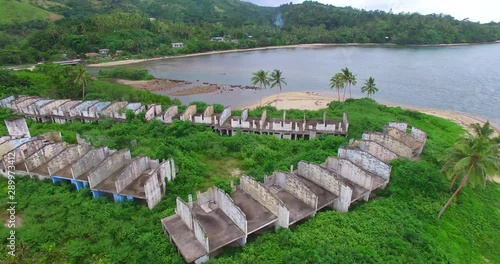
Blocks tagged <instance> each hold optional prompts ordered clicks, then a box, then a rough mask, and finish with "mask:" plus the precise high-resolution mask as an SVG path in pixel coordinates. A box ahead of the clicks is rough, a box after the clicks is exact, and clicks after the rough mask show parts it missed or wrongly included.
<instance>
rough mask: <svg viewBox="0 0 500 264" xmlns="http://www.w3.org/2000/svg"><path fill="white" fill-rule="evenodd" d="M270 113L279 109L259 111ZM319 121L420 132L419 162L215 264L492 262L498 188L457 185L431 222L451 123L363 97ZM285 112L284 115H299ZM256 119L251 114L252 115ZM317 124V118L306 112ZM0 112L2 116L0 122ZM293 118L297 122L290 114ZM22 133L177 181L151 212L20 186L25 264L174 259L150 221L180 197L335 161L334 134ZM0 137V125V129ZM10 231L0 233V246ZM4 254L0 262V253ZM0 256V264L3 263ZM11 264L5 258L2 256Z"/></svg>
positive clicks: (131, 128)
mask: <svg viewBox="0 0 500 264" xmlns="http://www.w3.org/2000/svg"><path fill="white" fill-rule="evenodd" d="M268 111H269V112H268V115H269V116H275V117H279V116H280V112H277V111H276V112H274V111H272V108H270V109H269V110H268ZM327 111H328V116H329V118H332V117H339V115H341V114H342V112H343V111H346V112H347V113H348V115H349V121H350V133H349V138H359V137H360V136H361V133H362V131H365V130H378V131H380V130H381V129H382V126H383V125H384V124H387V122H389V121H404V122H408V123H409V124H411V125H413V126H416V127H418V128H420V129H422V130H424V131H426V132H427V133H428V140H427V144H426V147H425V149H424V153H423V155H422V159H421V160H420V161H418V162H410V161H408V160H396V161H393V163H392V165H393V173H392V176H391V182H390V183H389V185H388V186H387V188H386V190H384V191H379V192H378V196H379V197H378V198H377V199H372V200H370V201H369V202H366V203H360V204H358V205H356V206H354V208H352V209H351V210H350V212H349V213H346V214H341V213H338V212H335V211H324V212H320V213H318V214H317V215H316V216H315V217H314V218H312V219H309V220H307V221H305V222H304V223H300V224H299V225H297V226H296V227H295V228H292V229H288V230H287V229H281V230H279V231H278V232H267V233H265V234H264V235H262V236H259V237H257V238H256V239H255V240H249V241H252V242H250V243H248V244H247V245H246V246H245V247H243V248H235V249H226V250H225V252H224V254H223V255H221V256H220V257H218V258H216V259H214V260H211V262H213V263H339V262H341V263H435V262H449V263H483V262H486V261H489V262H490V263H500V253H499V252H498V250H497V249H498V245H499V244H500V210H499V208H500V202H499V201H500V185H499V184H496V183H491V184H488V186H487V187H486V189H485V190H484V191H483V190H481V188H479V189H474V190H473V189H470V188H465V189H464V190H463V192H462V193H461V195H460V196H459V197H458V198H457V199H456V202H454V203H453V204H452V205H451V206H450V208H449V209H448V210H447V212H446V213H445V215H444V216H443V217H442V218H441V219H437V218H436V214H437V212H438V211H439V209H440V208H441V206H442V205H443V204H444V202H445V201H446V200H447V199H448V197H449V193H448V190H447V187H448V182H447V180H445V178H444V177H443V176H442V174H441V172H440V170H439V169H440V165H441V164H440V163H439V162H438V161H437V158H438V157H440V156H441V155H442V154H443V153H444V151H445V149H446V148H447V147H449V146H450V145H451V144H452V143H453V142H454V141H455V140H456V139H457V137H458V136H459V135H460V134H461V133H463V129H462V128H461V127H459V126H458V125H456V124H454V123H452V122H451V121H448V120H444V119H441V118H437V117H432V116H428V115H424V114H421V113H418V112H413V111H406V110H402V109H400V108H390V107H386V106H383V105H380V104H378V103H376V102H375V101H373V100H370V99H360V100H347V101H346V102H345V103H343V104H342V103H336V102H332V103H331V104H330V106H329V108H328V109H327ZM299 112H300V111H287V116H289V117H292V115H297V116H299V115H303V114H301V113H302V112H300V113H299ZM250 114H255V113H250ZM307 115H308V116H310V117H316V118H321V117H322V112H320V111H317V112H314V111H310V112H308V113H307ZM8 116H10V114H9V113H8V112H7V111H6V110H3V109H2V110H0V120H2V121H3V119H4V118H6V117H8ZM298 118H302V116H299V117H298ZM29 126H30V129H31V130H32V134H33V135H36V134H39V133H42V132H45V131H62V133H63V136H64V138H65V139H66V140H70V141H74V135H75V134H76V133H79V134H81V135H82V136H84V137H86V138H88V139H89V140H90V141H91V142H92V144H94V145H97V146H101V145H106V146H109V147H112V148H118V149H122V148H130V149H131V151H132V154H133V155H139V154H143V155H147V156H150V157H152V158H168V157H173V158H174V159H175V162H176V165H177V166H178V168H179V173H178V174H177V179H176V180H175V181H174V182H173V183H169V184H168V186H167V195H166V196H165V198H164V199H163V201H162V202H161V203H160V204H159V205H158V206H157V207H156V208H155V209H154V210H152V211H150V210H148V209H147V208H146V207H141V206H138V205H135V204H132V203H124V204H118V203H113V202H111V201H108V200H106V199H105V198H100V199H92V198H91V195H90V193H89V192H88V191H83V192H77V191H75V190H73V189H72V188H71V187H70V186H68V185H62V186H58V185H54V184H52V183H51V182H39V181H34V180H29V179H22V180H21V179H19V180H18V182H17V191H18V193H17V197H18V205H19V213H20V214H22V216H23V226H22V227H21V228H19V229H18V230H17V232H16V234H18V241H17V242H18V243H19V250H21V252H23V253H24V258H25V260H26V261H33V262H39V263H66V262H70V263H77V262H82V263H96V262H98V261H99V260H100V261H102V262H103V263H108V262H110V263H182V259H181V258H180V257H179V256H178V255H177V253H176V249H175V248H174V246H173V245H172V244H171V243H169V242H168V239H167V238H166V237H164V235H163V231H162V227H161V224H160V219H161V218H163V217H166V216H168V215H171V214H173V212H174V211H173V208H174V206H175V197H176V196H180V197H181V198H183V199H186V198H187V195H188V194H194V193H195V192H196V191H197V190H200V191H204V190H205V188H206V187H207V186H208V185H209V183H214V184H216V185H217V186H219V187H221V188H223V189H225V190H227V189H228V187H229V180H230V179H231V178H232V177H231V176H230V175H228V174H227V173H228V172H231V169H232V168H234V167H238V168H240V169H241V172H242V173H244V174H247V175H251V176H254V177H255V178H257V179H262V177H263V176H264V175H269V174H271V173H272V172H273V171H275V170H288V169H289V167H290V165H294V166H296V165H297V162H298V161H300V160H306V161H309V162H314V163H320V162H323V161H324V160H325V158H326V157H327V156H329V155H335V153H336V151H337V148H338V146H339V145H342V144H347V142H348V139H346V138H341V137H332V136H327V137H319V138H317V139H315V140H312V141H303V140H298V141H290V140H278V139H276V138H274V137H273V136H264V135H253V134H241V135H237V136H234V137H221V136H219V135H218V134H216V133H213V132H212V131H211V130H209V129H207V128H205V127H203V126H199V125H198V126H197V125H193V124H190V123H184V122H175V123H174V124H172V125H169V126H165V125H163V124H161V123H160V122H156V121H155V122H150V123H145V122H144V121H143V120H142V119H141V118H136V119H133V120H129V121H128V123H116V122H112V121H108V120H106V121H102V122H99V123H98V124H97V123H95V124H81V123H70V124H64V125H59V124H42V123H33V122H29ZM0 133H2V135H4V134H6V131H5V129H4V128H3V126H2V128H0ZM6 188H7V183H6V181H5V180H3V179H2V180H0V189H1V190H2V192H0V206H1V209H2V210H4V209H6V208H5V204H6V195H7V192H6ZM7 233H8V229H7V228H5V227H1V228H0V239H2V240H4V239H5V238H6V237H7ZM4 256H5V255H2V256H1V257H4ZM1 257H0V258H1ZM11 262H12V263H13V261H11Z"/></svg>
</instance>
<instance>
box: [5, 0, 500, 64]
mask: <svg viewBox="0 0 500 264" xmlns="http://www.w3.org/2000/svg"><path fill="white" fill-rule="evenodd" d="M2 1H3V2H9V3H10V5H12V3H13V2H12V1H7V0H2ZM15 3H16V4H15V5H13V6H15V8H13V9H12V10H11V11H9V13H10V14H19V15H17V16H19V17H23V19H3V22H2V21H0V65H5V64H26V63H34V62H40V61H47V60H62V59H74V58H85V54H86V53H91V52H94V53H95V52H97V51H98V50H99V49H109V50H110V52H109V55H111V56H110V57H106V59H111V57H115V56H116V58H115V59H120V58H130V57H131V56H135V57H152V56H165V55H175V54H184V53H195V52H203V51H210V50H222V49H234V48H240V49H242V48H252V47H259V46H274V45H290V44H304V43H348V42H359V43H367V42H374V43H395V44H441V43H445V44H446V43H469V42H474V43H475V42H489V41H495V40H498V39H500V24H498V23H489V24H479V23H474V22H469V21H458V20H456V19H454V18H453V17H451V16H443V15H425V16H424V15H419V14H409V13H408V14H406V13H404V14H403V13H402V14H392V13H388V12H383V11H363V10H356V9H353V8H341V7H334V6H329V5H323V4H319V3H316V2H310V1H306V2H304V3H303V4H295V5H292V4H287V5H282V6H280V7H259V6H256V5H253V4H251V3H247V2H242V1H238V0H204V1H196V0H169V1H159V0H147V1H139V0H122V1H118V0H104V1H96V0H84V1H78V0H52V1H48V0H40V1H34V0H33V1H28V0H27V1H26V2H15ZM21 7H23V8H21ZM25 7H30V8H32V9H33V10H38V11H39V12H27V11H25ZM44 12H46V13H44ZM49 13H52V14H54V15H53V17H54V18H60V17H61V19H59V20H55V21H50V20H48V19H42V17H43V16H44V15H45V14H49ZM21 14H22V16H21ZM55 14H57V15H55ZM41 16H42V17H41ZM214 36H219V37H225V38H224V41H217V42H212V41H210V39H211V37H214ZM172 42H183V43H184V47H183V48H177V49H174V48H172V47H171V43H172ZM116 51H120V52H119V53H116Z"/></svg>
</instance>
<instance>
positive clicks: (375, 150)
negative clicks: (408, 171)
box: [359, 139, 398, 162]
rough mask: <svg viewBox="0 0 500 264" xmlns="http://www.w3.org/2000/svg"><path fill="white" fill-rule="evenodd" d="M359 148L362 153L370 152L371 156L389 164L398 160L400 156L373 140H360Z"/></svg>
mask: <svg viewBox="0 0 500 264" xmlns="http://www.w3.org/2000/svg"><path fill="white" fill-rule="evenodd" d="M359 148H360V149H361V150H362V151H365V152H368V153H370V154H371V155H373V156H375V157H376V158H377V159H379V160H382V161H384V162H389V161H391V160H393V159H397V158H398V155H396V153H394V152H392V151H391V150H389V149H388V148H386V147H384V146H382V145H380V144H379V143H377V142H375V141H371V140H363V139H362V140H360V141H359Z"/></svg>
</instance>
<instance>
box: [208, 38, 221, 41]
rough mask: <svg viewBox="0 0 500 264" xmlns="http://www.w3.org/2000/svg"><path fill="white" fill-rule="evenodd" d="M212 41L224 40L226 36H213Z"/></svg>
mask: <svg viewBox="0 0 500 264" xmlns="http://www.w3.org/2000/svg"><path fill="white" fill-rule="evenodd" d="M210 41H224V38H223V37H212V39H210Z"/></svg>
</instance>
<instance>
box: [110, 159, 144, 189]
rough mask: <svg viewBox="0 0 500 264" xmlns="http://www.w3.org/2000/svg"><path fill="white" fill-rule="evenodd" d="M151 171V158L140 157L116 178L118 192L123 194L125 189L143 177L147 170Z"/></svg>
mask: <svg viewBox="0 0 500 264" xmlns="http://www.w3.org/2000/svg"><path fill="white" fill-rule="evenodd" d="M147 169H149V158H148V157H138V158H136V159H134V160H133V161H132V163H130V165H128V167H127V168H126V169H125V170H124V171H123V172H122V173H121V174H120V175H119V176H118V178H116V181H115V186H116V191H117V192H121V191H122V190H123V189H125V187H127V186H128V185H129V184H130V183H132V182H133V181H134V180H135V179H137V178H139V176H141V173H143V172H144V171H145V170H147Z"/></svg>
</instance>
